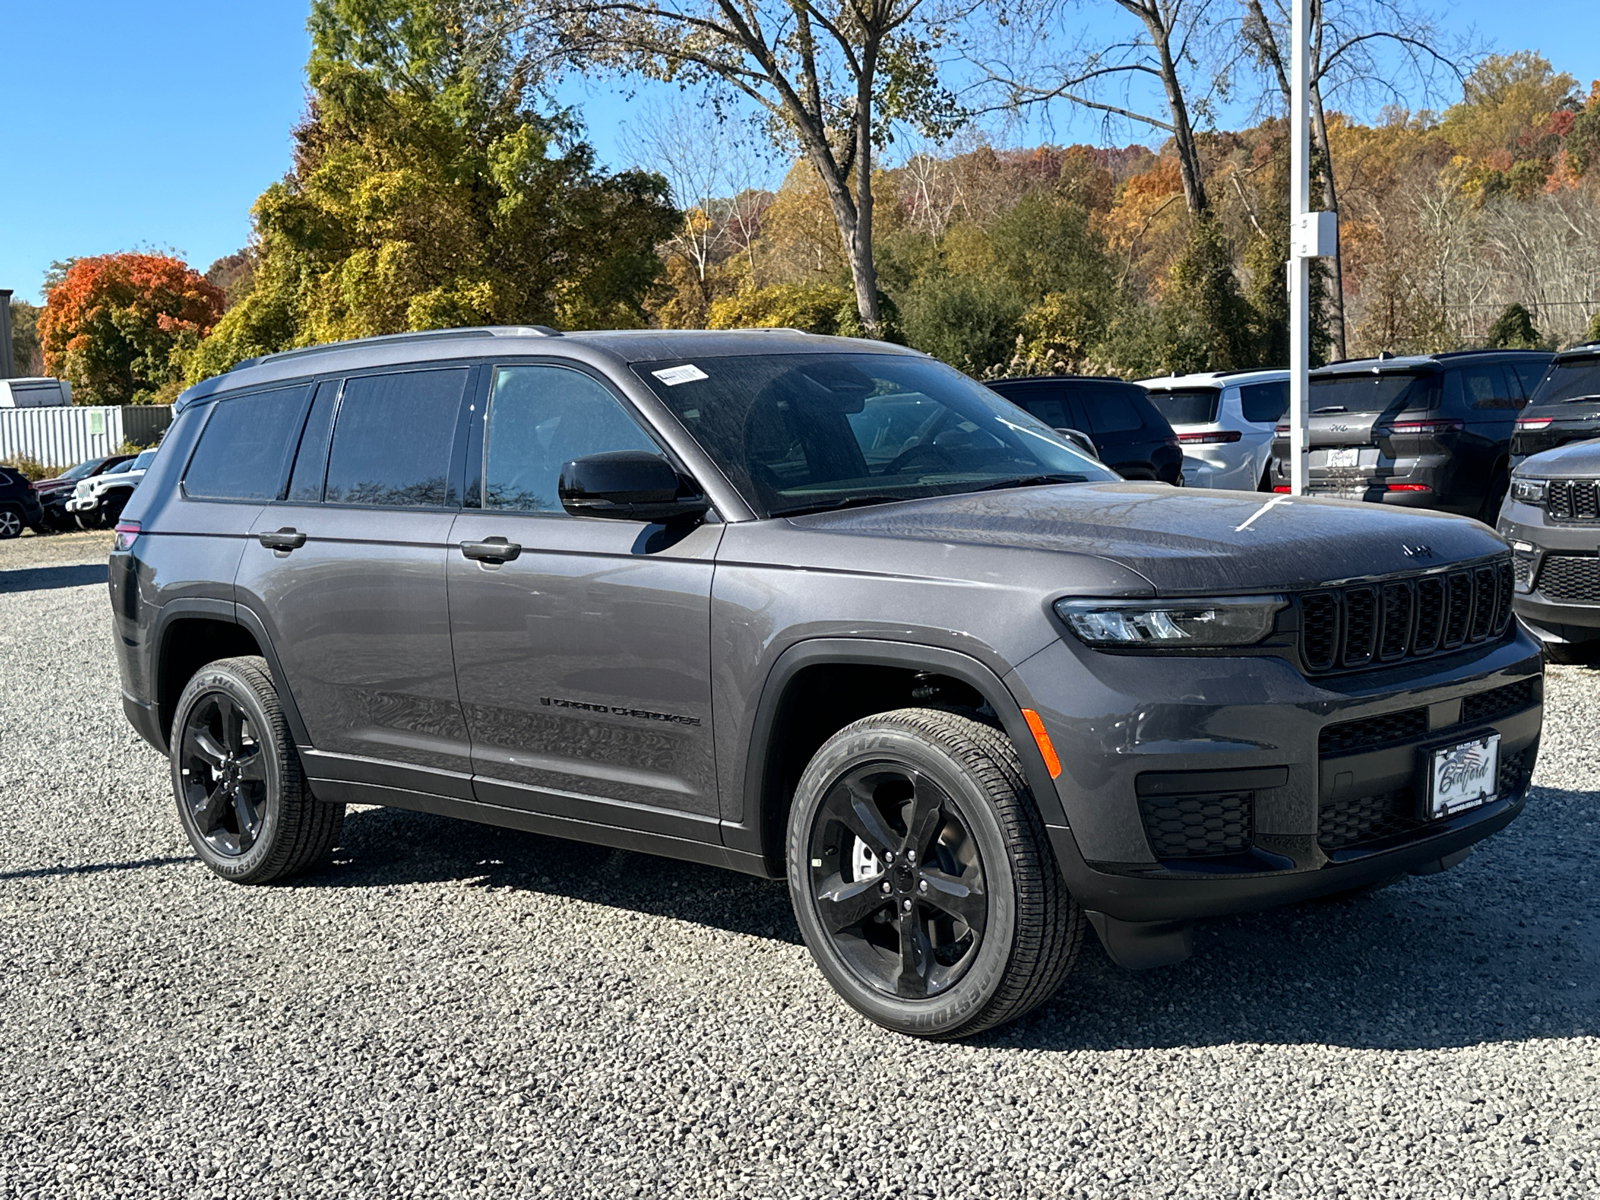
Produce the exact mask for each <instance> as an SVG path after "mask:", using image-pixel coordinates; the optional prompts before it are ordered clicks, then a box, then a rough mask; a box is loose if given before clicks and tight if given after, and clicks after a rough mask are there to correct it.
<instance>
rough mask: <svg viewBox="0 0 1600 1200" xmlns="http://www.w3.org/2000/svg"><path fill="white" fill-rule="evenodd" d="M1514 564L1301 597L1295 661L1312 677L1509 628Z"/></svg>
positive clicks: (1432, 650)
mask: <svg viewBox="0 0 1600 1200" xmlns="http://www.w3.org/2000/svg"><path fill="white" fill-rule="evenodd" d="M1511 593H1512V571H1511V559H1510V557H1509V556H1508V557H1505V558H1503V559H1500V560H1498V561H1496V562H1494V563H1490V564H1487V565H1485V566H1481V567H1474V568H1469V569H1467V570H1463V571H1448V572H1442V573H1440V574H1436V575H1423V576H1419V577H1416V578H1411V579H1395V580H1390V581H1389V582H1386V583H1382V584H1359V585H1356V586H1353V587H1344V588H1328V589H1325V590H1322V591H1316V592H1306V593H1304V594H1302V595H1301V596H1300V597H1299V605H1300V661H1301V663H1302V664H1303V665H1304V666H1305V669H1306V670H1307V671H1309V672H1311V673H1312V674H1321V673H1323V672H1326V671H1350V670H1356V669H1358V668H1361V667H1367V666H1373V665H1376V664H1379V663H1394V662H1399V661H1401V660H1402V659H1406V658H1420V657H1422V656H1423V655H1427V654H1433V653H1436V652H1438V651H1440V650H1456V649H1459V648H1460V647H1462V646H1465V645H1469V644H1471V643H1473V642H1481V641H1483V640H1484V639H1486V638H1489V637H1495V636H1498V635H1499V634H1501V633H1504V632H1505V629H1506V626H1507V625H1508V624H1509V623H1510V621H1511Z"/></svg>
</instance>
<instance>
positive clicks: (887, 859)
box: [883, 850, 894, 863]
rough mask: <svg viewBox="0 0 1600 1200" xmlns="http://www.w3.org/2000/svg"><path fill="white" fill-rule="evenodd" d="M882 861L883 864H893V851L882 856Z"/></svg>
mask: <svg viewBox="0 0 1600 1200" xmlns="http://www.w3.org/2000/svg"><path fill="white" fill-rule="evenodd" d="M883 861H884V862H885V863H893V862H894V851H892V850H891V851H889V852H888V853H886V854H885V855H884V856H883Z"/></svg>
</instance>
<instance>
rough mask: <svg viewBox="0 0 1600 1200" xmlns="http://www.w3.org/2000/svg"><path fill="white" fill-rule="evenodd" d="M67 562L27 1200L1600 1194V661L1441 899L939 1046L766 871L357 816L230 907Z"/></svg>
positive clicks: (3, 806) (6, 905)
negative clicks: (1597, 748) (852, 984)
mask: <svg viewBox="0 0 1600 1200" xmlns="http://www.w3.org/2000/svg"><path fill="white" fill-rule="evenodd" d="M91 536H99V537H102V538H103V535H91ZM48 546H54V547H56V549H55V550H54V551H52V552H51V553H53V554H54V555H55V557H54V560H53V561H45V560H40V559H30V558H28V557H27V553H28V552H29V542H28V541H27V540H26V539H24V540H22V541H19V542H13V543H10V544H8V545H5V546H0V680H3V682H4V686H3V687H0V1196H4V1197H8V1198H10V1197H58V1196H123V1197H133V1196H147V1195H148V1196H161V1197H169V1196H173V1197H190V1196H195V1197H200V1196H205V1197H214V1196H215V1197H222V1196H228V1197H232V1196H240V1197H245V1196H248V1197H269V1196H282V1197H296V1198H299V1197H309V1196H338V1197H341V1198H347V1197H369V1196H371V1197H377V1196H383V1197H388V1196H421V1197H441V1196H485V1197H488V1196H494V1197H509V1196H556V1197H568V1196H574V1197H579V1196H581V1197H605V1198H611V1197H618V1196H629V1195H639V1196H649V1197H656V1196H663V1197H721V1196H735V1195H738V1196H774V1197H779V1196H781V1197H811V1196H818V1197H858V1196H859V1197H876V1196H902V1197H945V1196H960V1197H968V1196H970V1197H984V1198H988V1197H1013V1196H1028V1197H1034V1196H1038V1197H1052V1198H1053V1197H1093V1196H1103V1197H1107V1198H1116V1200H1125V1198H1133V1197H1167V1196H1197V1197H1222V1196H1227V1197H1235V1196H1271V1197H1274V1198H1277V1197H1301V1196H1310V1197H1332V1196H1351V1197H1392V1196H1416V1197H1458V1196H1459V1197H1469V1196H1470V1197H1478V1196H1484V1197H1501V1196H1504V1197H1523V1196H1541V1197H1543V1196H1549V1197H1571V1198H1574V1200H1576V1198H1589V1197H1594V1196H1596V1195H1600V1086H1597V1079H1596V1076H1597V1075H1600V1037H1597V1035H1600V912H1597V904H1596V899H1595V896H1596V886H1595V885H1596V876H1597V873H1600V820H1597V817H1600V790H1597V789H1600V779H1597V772H1596V770H1595V768H1594V767H1593V765H1592V763H1593V761H1594V753H1593V744H1594V739H1595V737H1596V731H1597V730H1600V691H1597V687H1596V684H1597V682H1600V676H1597V675H1596V674H1595V673H1593V672H1590V671H1586V670H1581V669H1572V668H1556V669H1553V670H1552V672H1551V676H1550V688H1549V707H1548V721H1549V724H1548V727H1547V729H1548V732H1547V735H1546V742H1545V752H1544V758H1543V760H1542V761H1541V762H1540V764H1539V770H1538V774H1537V776H1536V784H1537V786H1536V788H1535V791H1534V796H1533V799H1532V801H1531V803H1530V805H1529V810H1528V812H1527V814H1526V815H1525V816H1524V817H1523V818H1522V819H1521V820H1520V821H1518V822H1517V823H1516V824H1515V825H1513V826H1512V827H1511V828H1510V829H1509V830H1507V831H1506V832H1505V833H1503V834H1501V835H1500V836H1499V837H1498V838H1496V839H1493V840H1492V841H1490V842H1489V843H1487V844H1486V845H1484V846H1482V847H1480V848H1479V850H1478V852H1477V853H1476V854H1475V855H1474V856H1473V857H1472V858H1470V859H1468V860H1467V862H1466V863H1464V864H1463V865H1462V866H1460V867H1458V868H1457V869H1455V870H1454V871H1451V872H1447V873H1445V874H1443V875H1437V876H1431V877H1428V878H1417V879H1410V880H1408V881H1406V882H1405V883H1403V884H1401V885H1400V886H1397V887H1394V888H1391V889H1389V890H1388V891H1386V892H1383V893H1381V894H1379V895H1374V896H1370V897H1367V898H1364V899H1361V900H1355V901H1348V902H1344V903H1336V904H1324V905H1307V906H1302V907H1298V908H1293V909H1287V910H1282V911H1279V912H1275V913H1266V914H1259V915H1252V916H1247V917H1242V918H1237V919H1230V920H1224V921H1217V922H1212V923H1210V924H1207V925H1205V926H1203V927H1201V928H1200V929H1199V930H1197V935H1196V938H1195V941H1196V955H1195V957H1194V958H1193V959H1192V960H1191V961H1190V962H1188V963H1186V964H1184V965H1182V966H1179V967H1172V968H1167V969H1165V970H1160V971H1155V972H1150V973H1145V974H1131V973H1128V972H1124V971H1121V970H1119V969H1117V968H1116V967H1114V966H1112V965H1111V964H1110V963H1109V962H1108V961H1107V960H1106V958H1105V956H1104V954H1103V953H1102V952H1101V950H1100V949H1099V947H1098V945H1095V944H1089V945H1086V948H1085V952H1084V956H1083V960H1082V965H1081V966H1080V968H1079V970H1078V972H1077V973H1076V974H1075V975H1074V976H1073V978H1072V979H1071V980H1069V981H1068V983H1067V985H1066V987H1065V988H1063V990H1062V991H1061V993H1060V994H1059V995H1058V996H1057V997H1056V998H1055V1000H1054V1001H1052V1002H1051V1003H1050V1004H1048V1005H1047V1006H1046V1007H1045V1008H1043V1009H1042V1010H1040V1011H1039V1012H1038V1013H1036V1014H1035V1015H1034V1016H1032V1017H1031V1018H1029V1019H1028V1020H1026V1021H1024V1022H1023V1023H1021V1024H1019V1025H1015V1026H1012V1027H1009V1028H1007V1029H1005V1030H1001V1031H997V1032H995V1033H993V1034H990V1035H988V1036H986V1037H984V1038H981V1039H979V1040H977V1041H974V1042H971V1043H968V1044H962V1045H929V1044H924V1043H920V1042H917V1041H914V1040H910V1039H906V1038H901V1037H897V1036H894V1035H891V1034H887V1033H884V1032H882V1031H880V1030H878V1029H876V1028H875V1027H872V1026H869V1025H867V1024H866V1023H865V1022H863V1021H862V1020H861V1019H860V1018H858V1017H857V1016H855V1015H854V1014H853V1013H852V1012H851V1011H850V1010H848V1009H847V1008H846V1007H845V1006H844V1005H843V1004H842V1003H840V1002H839V1001H838V1000H836V999H835V998H834V996H833V994H832V993H831V992H830V991H829V989H828V988H827V986H826V985H825V984H824V982H823V980H822V977H821V976H820V975H819V974H818V972H817V971H816V970H815V969H814V968H813V967H812V966H811V964H810V961H809V960H808V958H807V955H806V953H805V951H804V950H803V948H802V947H801V946H800V944H799V938H798V934H797V933H796V930H795V926H794V923H793V920H792V918H791V917H790V914H789V911H788V905H787V899H786V895H785V891H784V888H783V885H782V884H778V883H768V882H762V881H759V880H751V879H747V878H744V877H741V876H736V875H732V874H725V873H721V872H717V871H713V870H710V869H705V868H700V867H695V866H687V865H681V864H675V863H670V862H666V861H664V860H659V859H654V858H649V857H644V856H639V855H633V854H626V853H620V852H617V853H613V852H609V851H602V850H597V849H592V848H589V847H584V846H577V845H571V844H567V843H562V842H557V841H552V840H548V839H544V838H539V837H534V836H530V835H523V834H518V833H511V832H504V831H498V830H493V829H489V828H486V827H481V826H475V825H470V824H465V823H458V822H451V821H448V820H444V819H442V818H434V817H428V816H422V815H417V814H412V813H405V812H400V811H396V810H383V809H363V810H353V811H352V814H351V817H350V819H349V821H348V823H347V825H346V836H345V841H344V845H343V847H342V848H341V849H340V851H339V852H338V853H337V855H336V861H334V862H333V863H332V864H331V865H329V866H328V867H327V868H326V869H324V870H322V871H321V872H319V873H318V874H316V875H314V876H312V877H310V878H306V879H304V880H300V881H296V882H295V883H293V884H292V885H289V886H277V887H270V888H240V887H230V886H228V885H226V884H223V883H222V882H220V881H219V880H217V879H215V878H213V877H212V876H211V875H210V874H208V873H207V872H206V871H205V870H204V869H203V868H202V867H200V866H199V865H198V864H197V863H196V862H195V861H194V860H193V858H192V857H191V855H190V852H189V848H188V845H187V843H186V842H185V841H184V840H183V837H182V835H181V833H180V832H179V829H178V824H177V821H176V819H175V817H174V815H173V814H172V812H171V811H170V809H171V806H172V800H171V798H170V793H169V791H168V784H167V776H166V770H165V764H164V762H163V761H162V760H161V759H160V758H159V757H158V756H157V755H156V754H155V753H154V752H153V751H151V750H150V749H148V748H147V747H146V746H145V745H144V744H143V743H141V742H140V741H138V740H137V738H136V737H135V736H134V734H133V733H132V732H131V730H130V729H129V728H128V726H127V725H126V723H125V722H124V720H123V717H122V714H121V712H120V710H119V706H118V702H117V695H118V691H117V678H116V669H115V665H114V663H113V661H112V657H111V646H110V635H109V631H108V617H107V614H106V612H105V607H106V606H105V596H104V592H103V590H102V587H101V586H100V577H99V576H98V575H97V574H96V573H95V568H94V567H93V566H87V567H86V566H82V565H74V562H73V560H74V559H75V558H76V559H82V558H84V557H86V553H85V548H84V547H82V546H80V545H79V544H78V543H69V542H68V540H67V539H41V540H40V541H39V543H38V546H37V547H34V548H33V550H32V552H33V553H44V547H48ZM74 546H78V549H76V550H74V548H73V547H74ZM87 549H88V550H92V551H95V552H98V551H99V549H100V547H99V544H98V543H94V544H92V545H90V546H88V547H87ZM19 551H22V553H19ZM9 568H18V569H16V570H7V569H9ZM40 715H43V716H44V717H45V718H46V720H44V721H40V720H39V719H38V718H39V717H40Z"/></svg>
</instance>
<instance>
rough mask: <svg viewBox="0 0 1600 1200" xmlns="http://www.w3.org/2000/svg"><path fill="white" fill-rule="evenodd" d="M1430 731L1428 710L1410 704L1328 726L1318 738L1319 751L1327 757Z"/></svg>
mask: <svg viewBox="0 0 1600 1200" xmlns="http://www.w3.org/2000/svg"><path fill="white" fill-rule="evenodd" d="M1427 732H1428V710H1427V709H1426V708H1408V709H1406V710H1404V711H1403V712H1393V713H1384V714H1382V715H1381V716H1376V717H1363V718H1362V719H1361V720H1359V721H1345V722H1343V723H1342V724H1339V725H1327V726H1324V727H1323V730H1322V735H1321V736H1320V737H1319V738H1318V739H1317V752H1318V753H1319V754H1320V755H1322V756H1323V757H1324V758H1326V757H1328V756H1329V755H1332V754H1348V753H1350V752H1351V751H1352V750H1370V749H1372V748H1373V747H1374V746H1387V745H1390V744H1391V743H1393V742H1407V741H1410V740H1412V739H1413V738H1420V737H1423V736H1424V735H1426V734H1427Z"/></svg>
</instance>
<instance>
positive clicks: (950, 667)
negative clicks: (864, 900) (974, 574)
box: [723, 637, 1067, 874]
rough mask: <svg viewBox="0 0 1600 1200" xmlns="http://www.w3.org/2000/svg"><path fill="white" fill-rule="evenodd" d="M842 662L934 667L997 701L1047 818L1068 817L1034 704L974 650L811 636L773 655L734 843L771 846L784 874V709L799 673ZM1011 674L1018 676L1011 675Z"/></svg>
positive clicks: (733, 827)
mask: <svg viewBox="0 0 1600 1200" xmlns="http://www.w3.org/2000/svg"><path fill="white" fill-rule="evenodd" d="M829 664H837V665H841V666H884V667H895V668H900V669H905V670H913V671H929V672H934V673H937V674H939V675H946V676H949V677H950V678H952V679H956V680H959V681H960V682H962V683H965V684H967V685H969V686H970V687H972V688H974V689H975V690H976V691H977V692H978V693H979V695H981V696H982V697H983V698H984V699H985V700H986V701H988V703H989V706H990V707H991V708H992V709H994V712H995V715H996V717H997V718H998V719H999V721H1000V725H1001V728H1002V729H1003V730H1004V732H1005V734H1006V736H1007V738H1008V739H1009V740H1010V742H1011V744H1012V746H1013V747H1014V748H1015V749H1016V752H1017V757H1018V759H1019V760H1020V761H1021V763H1022V768H1023V771H1024V773H1025V774H1026V776H1027V780H1028V787H1029V790H1030V791H1031V792H1032V793H1033V799H1034V803H1035V804H1036V805H1037V806H1038V809H1039V814H1040V816H1041V817H1042V818H1043V820H1044V822H1045V824H1047V825H1065V824H1066V823H1067V821H1066V813H1065V809H1064V808H1063V807H1062V804H1061V799H1060V797H1059V796H1058V795H1057V793H1056V788H1055V781H1054V779H1053V778H1052V777H1051V775H1050V771H1049V769H1048V768H1047V767H1046V766H1045V762H1044V756H1043V755H1042V754H1041V753H1040V751H1039V748H1038V745H1037V743H1036V742H1035V741H1034V738H1033V733H1032V731H1031V730H1030V728H1029V726H1028V722H1027V719H1026V718H1025V717H1024V716H1023V715H1022V710H1023V708H1024V707H1027V706H1028V697H1027V696H1026V695H1023V696H1021V697H1020V698H1019V697H1018V695H1017V694H1016V693H1015V692H1014V690H1013V688H1012V687H1011V686H1008V684H1007V683H1006V682H1005V680H1003V679H1002V678H1001V676H999V675H998V674H996V673H995V671H994V670H993V669H992V668H991V667H989V666H988V665H987V664H985V663H983V662H982V661H980V660H979V659H977V658H974V657H973V656H972V655H969V654H964V653H962V652H961V651H958V650H950V649H947V648H944V647H941V646H929V645H926V644H923V643H919V642H897V641H891V640H884V639H875V638H850V637H841V638H812V639H807V640H805V641H801V642H797V643H795V644H794V645H792V646H790V647H788V648H787V649H786V650H784V651H783V652H782V653H781V654H780V655H779V656H778V657H777V659H776V660H775V661H774V662H773V664H772V668H771V669H770V670H769V671H768V673H767V678H766V682H765V683H764V684H763V686H762V689H761V696H760V699H759V700H758V701H757V705H756V714H755V719H754V720H753V722H752V724H751V729H750V739H749V743H748V745H747V747H746V757H745V762H744V778H743V779H742V780H740V783H741V785H742V786H743V789H744V793H743V794H744V806H743V809H742V817H743V819H742V821H740V822H739V823H738V824H733V823H727V824H725V825H724V827H723V829H724V841H725V843H726V844H728V845H730V846H736V847H737V848H741V849H749V850H752V851H755V852H757V853H762V854H764V855H765V856H766V857H767V858H768V859H769V864H768V865H769V867H770V868H772V869H773V870H774V872H775V873H776V874H782V871H783V866H782V863H781V855H780V861H778V862H772V861H770V860H771V858H772V847H773V845H774V839H775V840H776V844H777V845H778V846H780V847H781V845H782V842H783V831H782V830H781V829H778V830H774V829H773V828H772V826H773V825H774V824H781V822H782V820H783V819H784V818H783V811H781V810H782V809H783V808H785V807H786V806H785V805H784V804H783V801H784V799H785V798H784V797H781V796H778V795H776V794H774V793H775V792H777V791H778V790H779V788H778V786H777V781H775V780H773V779H772V777H771V774H770V771H769V768H770V765H771V753H770V751H771V748H772V745H773V742H774V740H775V737H774V735H775V734H776V732H777V724H778V717H779V715H780V713H781V711H782V707H783V702H784V699H785V696H786V694H787V692H788V690H789V686H790V684H791V683H793V682H794V680H795V678H796V676H798V675H799V674H800V673H801V672H802V671H804V670H806V669H807V668H809V667H814V666H819V665H829ZM1008 678H1013V679H1014V676H1011V675H1008Z"/></svg>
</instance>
